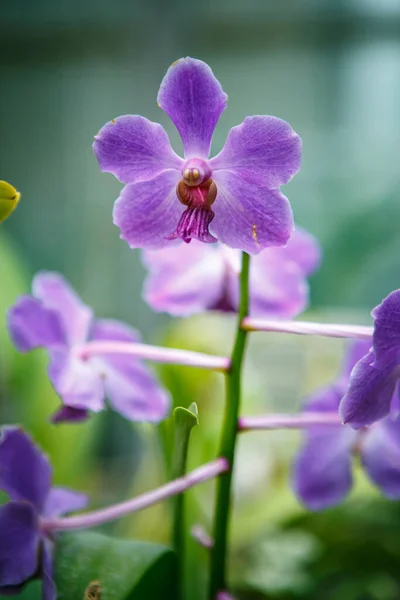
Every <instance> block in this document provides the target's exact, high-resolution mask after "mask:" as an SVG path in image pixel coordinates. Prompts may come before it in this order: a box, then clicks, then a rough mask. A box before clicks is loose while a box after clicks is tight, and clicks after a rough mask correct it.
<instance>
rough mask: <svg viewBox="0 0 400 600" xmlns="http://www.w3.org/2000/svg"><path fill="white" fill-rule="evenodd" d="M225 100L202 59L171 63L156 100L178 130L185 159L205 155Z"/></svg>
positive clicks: (187, 59)
mask: <svg viewBox="0 0 400 600" xmlns="http://www.w3.org/2000/svg"><path fill="white" fill-rule="evenodd" d="M227 100H228V96H227V95H226V94H225V92H224V91H223V89H222V87H221V84H220V83H219V81H218V80H217V79H216V78H215V76H214V74H213V72H212V70H211V69H210V67H209V66H208V65H207V64H206V63H205V62H203V61H201V60H197V59H195V58H190V57H187V58H181V59H179V60H177V61H176V62H175V63H173V64H172V65H171V66H170V68H169V69H168V71H167V73H166V75H165V77H164V79H163V80H162V82H161V86H160V91H159V92H158V97H157V102H158V104H159V106H160V107H161V108H162V109H163V111H165V112H166V113H167V115H168V116H169V117H170V119H171V120H172V122H173V123H174V125H175V127H176V128H177V130H178V131H179V133H180V136H181V138H182V141H183V147H184V151H185V158H191V157H192V156H193V157H198V158H208V155H209V152H210V145H211V138H212V135H213V133H214V129H215V126H216V124H217V123H218V120H219V118H220V116H221V114H222V113H223V111H224V110H225V108H226V103H227Z"/></svg>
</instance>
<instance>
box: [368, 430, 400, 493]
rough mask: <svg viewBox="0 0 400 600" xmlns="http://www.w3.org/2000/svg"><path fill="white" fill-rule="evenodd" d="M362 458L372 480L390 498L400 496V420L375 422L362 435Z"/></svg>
mask: <svg viewBox="0 0 400 600" xmlns="http://www.w3.org/2000/svg"><path fill="white" fill-rule="evenodd" d="M360 454H361V460H362V463H363V465H364V468H365V470H366V471H367V473H368V475H369V477H370V478H371V479H372V481H373V482H374V483H375V484H376V485H377V486H378V487H379V488H381V490H382V492H383V493H384V494H385V496H387V497H388V498H392V499H393V500H398V499H399V498H400V421H399V420H397V421H392V420H391V419H390V418H386V419H383V420H382V421H380V422H379V423H375V424H374V425H373V426H372V427H371V428H370V429H368V431H367V432H366V433H365V435H364V436H363V437H362V441H361V448H360Z"/></svg>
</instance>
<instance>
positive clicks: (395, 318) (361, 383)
mask: <svg viewBox="0 0 400 600" xmlns="http://www.w3.org/2000/svg"><path fill="white" fill-rule="evenodd" d="M371 314H372V316H373V317H374V319H375V323H374V333H373V336H372V348H371V349H370V350H369V351H368V352H366V353H365V356H363V357H362V358H360V360H359V361H358V362H357V364H356V365H355V367H354V369H353V371H352V373H351V377H350V383H349V388H348V390H347V393H346V395H345V396H344V398H343V399H342V401H341V403H340V407H339V413H340V416H341V418H342V420H343V422H344V423H349V425H351V426H352V427H354V429H360V428H361V427H364V426H366V425H371V423H374V422H375V421H378V420H379V419H382V418H383V417H385V416H386V415H388V414H391V415H392V416H393V417H397V416H398V414H399V412H400V396H399V378H400V318H399V315H400V290H396V291H394V292H392V293H391V294H389V296H387V298H385V299H384V300H383V302H382V303H381V304H379V306H377V307H376V308H374V310H373V311H372V313H371Z"/></svg>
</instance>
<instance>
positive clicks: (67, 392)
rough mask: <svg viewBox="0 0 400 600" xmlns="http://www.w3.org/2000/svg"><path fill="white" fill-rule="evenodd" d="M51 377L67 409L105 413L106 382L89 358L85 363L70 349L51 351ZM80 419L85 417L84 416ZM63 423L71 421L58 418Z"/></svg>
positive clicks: (49, 372)
mask: <svg viewBox="0 0 400 600" xmlns="http://www.w3.org/2000/svg"><path fill="white" fill-rule="evenodd" d="M48 374H49V378H50V381H51V382H52V384H53V386H54V389H55V390H56V392H57V394H58V395H59V396H60V398H61V399H62V401H63V403H64V404H65V405H66V406H68V407H70V408H74V409H81V410H90V411H92V412H99V411H101V410H103V408H104V385H103V380H102V377H101V375H100V373H99V372H98V370H97V369H96V367H95V366H93V362H92V361H91V360H90V359H89V360H86V361H85V360H82V359H81V358H78V357H77V356H75V355H74V354H73V353H72V352H70V351H69V350H68V349H63V348H54V349H51V350H50V363H49V367H48ZM78 416H82V417H83V415H81V413H79V415H78ZM61 420H68V419H62V418H60V415H58V418H57V417H56V422H59V421H61ZM78 420H81V419H79V418H78Z"/></svg>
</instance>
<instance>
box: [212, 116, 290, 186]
mask: <svg viewBox="0 0 400 600" xmlns="http://www.w3.org/2000/svg"><path fill="white" fill-rule="evenodd" d="M300 163H301V139H300V138H299V136H298V135H297V134H296V133H295V131H293V129H292V128H291V126H290V125H289V123H286V121H282V120H281V119H278V118H277V117H271V116H254V117H246V119H245V120H244V121H243V123H242V124H241V125H237V126H236V127H233V128H232V129H231V130H230V132H229V134H228V138H227V140H226V142H225V146H224V147H223V149H222V150H221V152H220V153H219V154H218V155H217V156H215V157H214V158H213V159H211V160H210V163H209V164H210V167H211V169H212V171H213V172H214V174H215V171H218V170H220V169H227V170H229V171H232V172H234V174H235V175H236V176H237V177H240V178H242V179H244V180H245V181H247V182H249V183H253V184H255V185H260V186H261V185H262V186H266V187H268V188H269V189H276V188H279V187H280V186H281V185H283V184H284V183H288V182H289V181H290V180H291V178H292V177H293V176H294V175H295V174H296V173H297V172H298V170H299V169H300Z"/></svg>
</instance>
